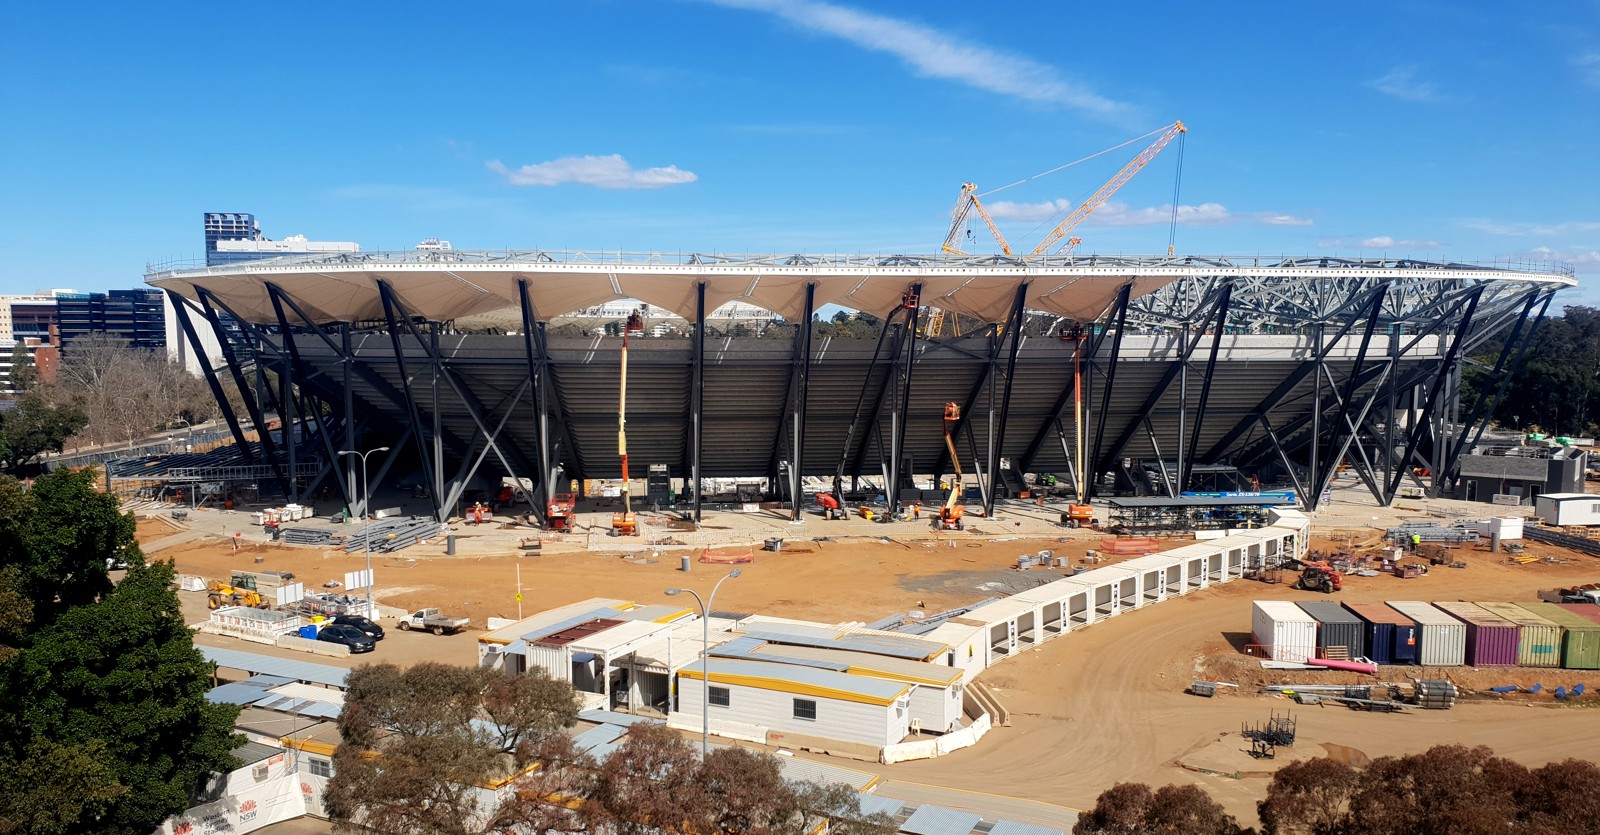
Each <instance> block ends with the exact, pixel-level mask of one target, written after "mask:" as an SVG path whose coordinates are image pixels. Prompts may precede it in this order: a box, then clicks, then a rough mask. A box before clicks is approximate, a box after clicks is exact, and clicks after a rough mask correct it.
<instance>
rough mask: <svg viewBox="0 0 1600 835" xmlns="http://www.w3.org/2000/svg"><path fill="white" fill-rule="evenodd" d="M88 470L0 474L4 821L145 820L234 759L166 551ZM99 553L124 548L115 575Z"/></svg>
mask: <svg viewBox="0 0 1600 835" xmlns="http://www.w3.org/2000/svg"><path fill="white" fill-rule="evenodd" d="M93 482H94V473H93V471H85V472H82V473H73V472H60V473H53V474H50V475H47V476H44V477H42V478H40V479H39V480H38V481H37V482H35V484H34V488H33V490H31V491H24V490H23V489H22V487H21V485H20V484H19V483H18V482H17V481H16V480H15V479H11V478H7V477H0V638H3V643H4V644H5V648H6V654H5V655H4V657H3V658H0V704H5V705H7V706H8V709H7V710H6V711H5V712H4V713H3V714H0V833H11V832H17V833H22V832H27V833H46V834H47V835H53V834H54V833H63V834H64V835H65V834H67V833H112V835H122V834H123V833H126V835H147V833H149V832H150V831H151V830H153V829H155V827H157V826H158V825H160V823H161V821H163V820H165V819H166V818H167V817H168V816H170V815H172V814H174V813H176V812H180V811H182V810H183V809H185V808H188V806H189V805H190V804H191V801H192V799H193V798H194V797H196V796H197V795H198V793H199V792H200V791H201V790H202V789H204V787H205V785H206V783H207V782H208V780H209V778H210V777H211V775H212V774H214V773H216V772H222V771H228V770H230V769H231V768H232V767H233V766H234V764H235V762H234V760H233V758H232V756H231V754H230V751H231V750H232V748H233V746H234V744H235V737H234V735H233V731H232V724H233V720H234V718H235V717H236V716H237V714H238V709H237V708H236V707H233V706H231V705H214V704H211V703H210V702H209V701H207V700H206V698H205V692H206V689H207V688H208V687H209V685H210V679H211V672H212V669H211V665H210V664H209V663H207V662H206V661H205V660H204V659H203V658H202V657H201V656H200V653H199V652H198V651H197V650H195V648H194V644H193V642H192V639H191V635H190V633H189V629H188V627H187V625H186V624H185V623H184V620H183V617H182V613H181V611H180V608H179V604H178V598H177V594H176V593H175V592H174V591H173V584H174V580H175V575H174V572H173V568H172V565H171V564H170V563H155V564H146V563H145V562H144V560H143V559H142V558H141V556H140V554H139V551H138V546H137V545H136V544H135V543H134V541H133V520H132V517H131V516H127V515H123V514H120V513H118V511H117V506H116V500H115V499H114V498H112V497H109V496H104V495H101V494H99V493H95V492H94V490H93V487H92V485H93ZM108 558H117V559H124V560H127V561H128V564H129V569H128V572H127V575H126V576H125V577H124V578H123V579H122V581H121V582H119V583H117V584H115V585H114V586H113V585H112V583H111V580H110V577H109V576H108V573H107V570H106V560H107V559H108Z"/></svg>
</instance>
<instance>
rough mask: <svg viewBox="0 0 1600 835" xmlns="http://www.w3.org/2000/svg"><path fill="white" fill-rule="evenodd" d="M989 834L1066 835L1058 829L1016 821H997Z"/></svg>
mask: <svg viewBox="0 0 1600 835" xmlns="http://www.w3.org/2000/svg"><path fill="white" fill-rule="evenodd" d="M989 835H1066V833H1065V832H1062V831H1061V830H1059V829H1051V828H1050V827H1048V826H1034V825H1033V824H1031V823H1017V822H1016V821H998V822H996V823H995V825H994V827H993V828H992V829H990V830H989Z"/></svg>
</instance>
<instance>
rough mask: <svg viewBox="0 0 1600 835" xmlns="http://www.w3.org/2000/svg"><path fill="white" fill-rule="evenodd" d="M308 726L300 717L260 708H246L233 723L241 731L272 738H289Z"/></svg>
mask: <svg viewBox="0 0 1600 835" xmlns="http://www.w3.org/2000/svg"><path fill="white" fill-rule="evenodd" d="M307 725H308V723H307V721H306V720H305V719H303V718H301V717H299V716H289V715H287V714H283V713H279V712H277V711H275V710H267V709H265V708H260V707H246V708H245V709H243V710H241V711H239V718H238V719H236V720H234V722H233V726H234V727H235V728H238V729H239V730H242V731H249V732H251V733H256V734H260V735H262V736H270V737H284V736H288V735H289V734H291V733H294V732H295V731H296V730H299V729H301V728H304V727H307Z"/></svg>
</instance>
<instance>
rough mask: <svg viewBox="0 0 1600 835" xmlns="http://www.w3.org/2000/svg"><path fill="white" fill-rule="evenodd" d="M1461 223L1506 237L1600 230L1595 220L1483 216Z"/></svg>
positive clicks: (1470, 227) (1542, 236)
mask: <svg viewBox="0 0 1600 835" xmlns="http://www.w3.org/2000/svg"><path fill="white" fill-rule="evenodd" d="M1461 225H1462V226H1464V227H1466V228H1468V229H1472V230H1474V231H1477V232H1483V233H1485V234H1489V235H1503V236H1506V237H1534V238H1549V237H1554V236H1557V235H1572V234H1579V233H1593V232H1600V221H1597V220H1567V221H1561V222H1558V223H1524V222H1520V221H1497V220H1486V219H1483V218H1473V219H1471V220H1463V221H1461Z"/></svg>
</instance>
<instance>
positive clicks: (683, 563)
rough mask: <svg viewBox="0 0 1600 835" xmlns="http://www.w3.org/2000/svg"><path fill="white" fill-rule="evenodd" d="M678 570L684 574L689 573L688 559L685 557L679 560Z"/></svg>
mask: <svg viewBox="0 0 1600 835" xmlns="http://www.w3.org/2000/svg"><path fill="white" fill-rule="evenodd" d="M678 570H679V571H682V572H683V573H685V574H688V573H689V558H688V557H687V556H684V557H680V558H679V562H678Z"/></svg>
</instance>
